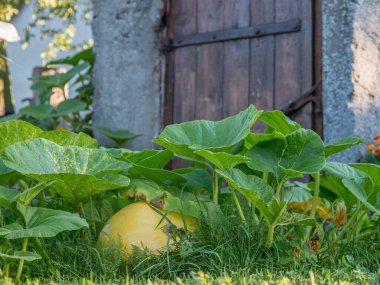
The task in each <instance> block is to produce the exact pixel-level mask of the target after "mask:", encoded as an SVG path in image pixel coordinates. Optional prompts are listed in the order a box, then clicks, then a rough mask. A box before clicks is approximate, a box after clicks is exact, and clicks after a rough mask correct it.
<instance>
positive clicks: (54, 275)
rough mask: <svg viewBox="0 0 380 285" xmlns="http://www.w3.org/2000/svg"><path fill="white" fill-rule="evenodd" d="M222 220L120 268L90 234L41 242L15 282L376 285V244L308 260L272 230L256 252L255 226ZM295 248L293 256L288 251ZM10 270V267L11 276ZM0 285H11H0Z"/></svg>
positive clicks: (379, 265)
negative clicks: (266, 244)
mask: <svg viewBox="0 0 380 285" xmlns="http://www.w3.org/2000/svg"><path fill="white" fill-rule="evenodd" d="M229 213H230V214H229V216H228V217H227V218H222V219H220V220H219V219H211V220H212V221H213V222H212V223H211V224H210V223H205V222H203V223H201V225H200V226H199V228H198V231H197V232H196V233H195V234H193V235H184V236H182V237H181V240H178V241H177V242H175V243H174V244H173V246H172V247H171V250H170V251H169V253H166V252H161V253H160V254H151V253H149V252H148V251H142V250H135V251H134V254H133V255H132V256H130V257H129V259H128V260H127V261H126V262H125V261H123V260H122V258H121V257H120V256H118V255H117V254H116V255H113V258H112V260H110V259H109V258H106V257H107V256H109V252H107V251H106V252H103V251H102V250H100V249H99V248H97V246H96V237H97V234H91V233H89V232H87V231H81V232H80V231H79V232H70V233H62V234H60V235H58V236H57V237H55V238H49V239H41V244H42V247H43V248H44V250H41V248H40V247H39V246H38V243H36V242H34V241H33V240H31V242H30V250H32V251H35V252H38V253H40V254H41V255H43V259H42V260H39V261H36V262H33V263H27V264H26V267H25V269H24V273H23V280H24V281H26V280H27V281H28V282H29V283H28V284H50V283H51V282H56V283H58V284H93V283H94V284H170V282H175V283H171V284H260V282H261V283H263V282H264V281H266V282H267V283H265V284H335V283H334V282H337V281H342V282H343V283H336V284H350V283H349V282H351V283H352V284H379V283H380V250H379V249H380V244H379V240H378V239H373V238H372V239H363V240H360V241H355V242H353V243H352V244H350V245H349V246H345V247H339V250H336V251H332V250H331V251H328V252H326V253H325V254H318V253H317V254H315V253H314V252H312V251H311V250H310V249H308V248H307V247H302V245H300V244H297V243H295V242H294V241H287V242H284V239H283V238H282V236H283V233H282V232H281V229H280V230H278V231H277V232H276V233H275V239H274V247H273V248H272V249H271V250H268V249H266V248H265V247H264V245H263V242H264V241H265V238H264V237H265V235H266V232H265V230H263V229H265V227H264V226H263V225H261V224H260V225H258V226H253V225H252V223H250V222H249V221H248V222H249V226H242V225H241V224H240V221H239V220H238V216H237V214H236V212H234V210H231V211H229ZM297 247H298V248H299V251H295V250H294V248H297ZM43 252H45V254H43ZM296 253H297V254H296ZM15 270H16V264H15V265H13V266H12V272H11V274H10V275H11V276H14V275H15ZM199 272H205V273H199ZM310 272H314V273H310ZM0 278H1V274H0ZM36 280H37V281H36ZM148 280H151V281H152V283H148ZM312 280H314V281H315V282H314V283H313V281H312ZM33 282H34V283H33ZM344 282H347V283H344ZM0 284H11V283H10V281H9V280H8V281H6V280H4V279H3V280H1V279H0ZM263 284H264V283H263Z"/></svg>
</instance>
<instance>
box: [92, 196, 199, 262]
mask: <svg viewBox="0 0 380 285" xmlns="http://www.w3.org/2000/svg"><path fill="white" fill-rule="evenodd" d="M161 212H162V213H165V211H161ZM166 217H167V218H168V219H169V220H170V221H171V222H172V223H173V224H174V225H175V226H176V227H177V228H178V229H179V230H181V229H184V223H183V219H182V215H180V214H178V213H169V214H168V215H167V216H166ZM161 219H162V215H160V214H159V213H157V212H156V211H154V210H153V209H152V208H151V207H150V206H149V205H148V204H147V203H145V202H136V203H133V204H130V205H128V206H126V207H125V208H123V209H121V210H120V211H119V212H117V213H116V214H115V215H113V216H112V217H111V219H110V220H109V221H108V222H107V223H106V225H105V226H104V228H103V229H102V231H101V232H100V234H99V240H98V243H99V245H100V246H101V247H110V246H112V245H118V246H120V247H121V250H122V251H123V252H125V253H126V254H127V255H128V254H129V253H130V252H131V250H132V246H137V247H140V248H147V249H149V250H150V251H153V252H154V251H157V250H165V248H166V243H167V240H168V234H167V233H166V231H167V225H168V224H169V222H168V221H167V220H163V221H162V222H161V224H159V223H160V221H161ZM185 222H186V227H187V229H188V230H190V231H191V230H193V229H194V228H195V225H196V219H195V218H192V217H186V218H185Z"/></svg>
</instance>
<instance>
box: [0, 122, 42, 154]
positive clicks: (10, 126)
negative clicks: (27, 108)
mask: <svg viewBox="0 0 380 285" xmlns="http://www.w3.org/2000/svg"><path fill="white" fill-rule="evenodd" d="M42 132H43V131H42V130H41V129H40V128H37V127H35V126H33V125H32V124H29V123H27V122H24V121H7V122H4V123H0V154H1V153H2V152H3V150H4V149H5V148H6V147H7V146H10V145H12V144H15V143H17V142H22V141H25V140H32V139H34V138H36V137H38V136H39V135H40V134H41V133H42Z"/></svg>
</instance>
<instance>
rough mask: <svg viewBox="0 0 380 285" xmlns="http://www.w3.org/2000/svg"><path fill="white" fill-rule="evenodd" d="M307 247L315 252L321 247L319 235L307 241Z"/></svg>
mask: <svg viewBox="0 0 380 285" xmlns="http://www.w3.org/2000/svg"><path fill="white" fill-rule="evenodd" d="M308 245H309V248H310V249H311V250H312V251H314V252H317V251H318V250H319V249H320V248H321V241H320V240H319V237H314V238H312V239H311V240H310V241H309V244H308Z"/></svg>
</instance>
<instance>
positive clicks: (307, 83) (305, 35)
mask: <svg viewBox="0 0 380 285" xmlns="http://www.w3.org/2000/svg"><path fill="white" fill-rule="evenodd" d="M300 5H301V7H300V9H301V11H300V12H301V13H300V18H301V22H302V30H301V32H300V33H301V39H300V41H301V43H300V44H301V55H300V56H301V66H300V68H299V70H298V72H299V73H300V77H301V94H304V93H305V92H307V91H308V90H309V89H310V88H311V87H312V85H313V1H301V3H300ZM301 94H300V95H301ZM296 119H297V120H299V121H300V122H303V127H304V128H308V129H311V128H313V105H312V104H311V103H309V104H307V105H306V106H305V107H304V108H303V109H302V110H301V111H300V112H299V114H297V117H296Z"/></svg>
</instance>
